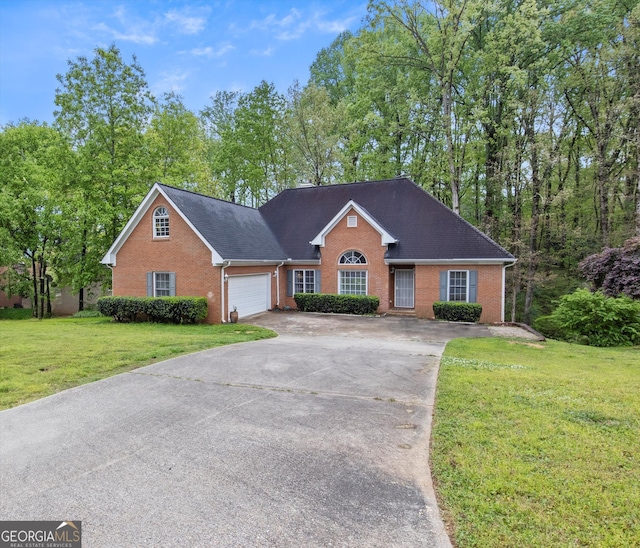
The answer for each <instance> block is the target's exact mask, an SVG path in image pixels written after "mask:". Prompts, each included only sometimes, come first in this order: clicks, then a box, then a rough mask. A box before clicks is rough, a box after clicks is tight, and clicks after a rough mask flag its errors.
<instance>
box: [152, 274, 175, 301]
mask: <svg viewBox="0 0 640 548" xmlns="http://www.w3.org/2000/svg"><path fill="white" fill-rule="evenodd" d="M159 276H166V279H163V280H162V285H164V284H165V283H166V288H165V287H162V288H159V287H158V286H159V285H160V284H159V283H158V281H159V280H158V277H159ZM158 291H162V292H163V293H162V295H159V294H158ZM165 291H166V293H164V292H165ZM153 296H154V297H171V272H154V273H153Z"/></svg>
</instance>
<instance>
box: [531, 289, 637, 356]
mask: <svg viewBox="0 0 640 548" xmlns="http://www.w3.org/2000/svg"><path fill="white" fill-rule="evenodd" d="M534 325H535V328H536V329H538V330H539V331H540V332H541V333H542V334H543V335H545V336H548V337H551V338H556V339H560V340H565V341H569V342H577V343H580V344H588V345H592V346H602V347H607V346H631V345H636V344H640V303H638V302H635V301H633V300H631V299H630V298H628V297H618V298H613V297H607V296H606V295H604V294H603V293H601V292H599V291H598V292H596V293H591V292H590V291H588V290H587V289H578V290H577V291H575V292H574V293H572V294H570V295H564V296H563V297H562V298H561V299H560V303H559V305H558V307H557V308H556V309H555V310H554V311H553V312H552V313H551V315H550V316H544V317H542V318H539V319H538V320H537V321H536V322H535V324H534Z"/></svg>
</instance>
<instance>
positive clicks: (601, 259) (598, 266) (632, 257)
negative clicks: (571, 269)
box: [580, 237, 640, 300]
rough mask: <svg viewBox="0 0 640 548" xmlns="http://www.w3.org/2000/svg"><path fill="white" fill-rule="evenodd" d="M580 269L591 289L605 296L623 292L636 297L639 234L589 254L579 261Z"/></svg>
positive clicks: (639, 283) (639, 284)
mask: <svg viewBox="0 0 640 548" xmlns="http://www.w3.org/2000/svg"><path fill="white" fill-rule="evenodd" d="M580 272H581V273H582V275H583V276H584V277H585V278H586V279H587V280H588V281H589V283H591V285H592V286H593V288H594V289H596V290H602V292H603V293H604V294H605V295H607V296H609V297H619V296H621V295H626V296H627V297H631V298H632V299H639V300H640V237H634V238H630V239H628V240H627V241H626V242H625V243H624V246H622V247H615V248H611V247H608V248H605V249H604V250H603V251H602V252H600V253H596V254H594V255H590V256H589V257H587V258H586V259H584V260H583V261H582V262H581V263H580Z"/></svg>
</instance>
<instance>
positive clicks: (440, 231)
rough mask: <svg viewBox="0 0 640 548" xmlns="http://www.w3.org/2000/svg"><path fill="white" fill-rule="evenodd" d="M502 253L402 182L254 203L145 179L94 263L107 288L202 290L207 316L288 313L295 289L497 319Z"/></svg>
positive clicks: (311, 190)
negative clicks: (459, 307) (472, 309)
mask: <svg viewBox="0 0 640 548" xmlns="http://www.w3.org/2000/svg"><path fill="white" fill-rule="evenodd" d="M515 260H516V259H515V258H514V257H513V255H511V254H510V253H508V252H507V251H505V250H504V249H503V248H502V247H500V246H499V245H498V244H496V243H495V242H494V241H492V240H491V239H490V238H488V237H487V236H486V235H484V234H483V233H482V232H480V231H479V230H478V229H476V228H475V227H473V226H472V225H471V224H469V223H468V222H466V221H465V220H464V219H462V218H461V217H459V216H458V215H456V214H455V213H453V212H452V211H451V210H450V209H448V208H447V207H446V206H444V205H443V204H442V203H440V202H439V201H437V200H436V199H435V198H433V197H432V196H431V195H429V194H428V193H426V192H425V191H424V190H422V189H421V188H420V187H418V186H417V185H416V184H415V183H413V182H412V181H410V180H408V179H405V178H398V179H391V180H385V181H372V182H365V183H351V184H344V185H332V186H320V187H315V186H314V187H300V188H294V189H288V190H284V191H283V192H281V193H280V194H279V195H277V196H276V197H275V198H273V199H272V200H270V201H269V202H267V203H266V204H265V205H263V206H262V207H261V208H259V209H253V208H250V207H245V206H241V205H237V204H233V203H230V202H226V201H223V200H219V199H216V198H211V197H209V196H203V195H200V194H195V193H193V192H189V191H186V190H180V189H176V188H173V187H169V186H166V185H162V184H155V185H154V186H153V188H152V189H151V190H150V191H149V193H148V194H147V196H146V197H145V199H144V200H143V201H142V203H141V204H140V206H139V207H138V209H137V210H136V212H135V213H134V215H133V216H132V218H131V219H130V220H129V222H128V223H127V225H126V226H125V228H124V229H123V231H122V233H121V234H120V235H119V236H118V238H117V239H116V241H115V242H114V244H113V245H112V246H111V248H110V249H109V251H108V252H107V253H106V255H105V256H104V258H103V260H102V262H103V263H104V264H106V265H108V266H110V267H111V269H112V271H113V294H114V295H130V296H145V295H155V296H163V295H184V296H206V297H207V299H208V301H209V313H208V319H207V321H208V322H210V323H220V322H225V321H227V320H228V317H229V312H230V311H231V310H233V308H234V307H236V308H237V310H238V312H239V315H240V317H243V316H248V315H251V314H255V313H258V312H262V311H265V310H269V309H273V308H276V307H277V308H284V307H291V308H295V301H294V299H293V295H294V293H297V292H317V293H320V292H321V293H351V294H367V295H376V296H378V297H379V298H380V307H379V308H378V312H379V313H386V312H393V311H394V310H402V311H404V312H405V313H409V314H414V315H415V316H416V317H419V318H433V308H432V305H433V303H434V302H435V301H439V300H443V301H447V300H455V301H467V302H479V303H481V304H482V307H483V310H482V317H481V321H482V322H484V323H494V322H501V321H503V319H504V294H505V276H504V274H505V268H507V267H508V266H511V265H512V264H514V263H515Z"/></svg>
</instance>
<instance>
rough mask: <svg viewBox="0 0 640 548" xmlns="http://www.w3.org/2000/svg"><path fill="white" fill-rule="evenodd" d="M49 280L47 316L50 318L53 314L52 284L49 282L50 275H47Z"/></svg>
mask: <svg viewBox="0 0 640 548" xmlns="http://www.w3.org/2000/svg"><path fill="white" fill-rule="evenodd" d="M46 280H47V318H50V317H51V316H52V315H53V311H52V310H51V286H50V284H49V282H50V281H51V277H50V276H46Z"/></svg>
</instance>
